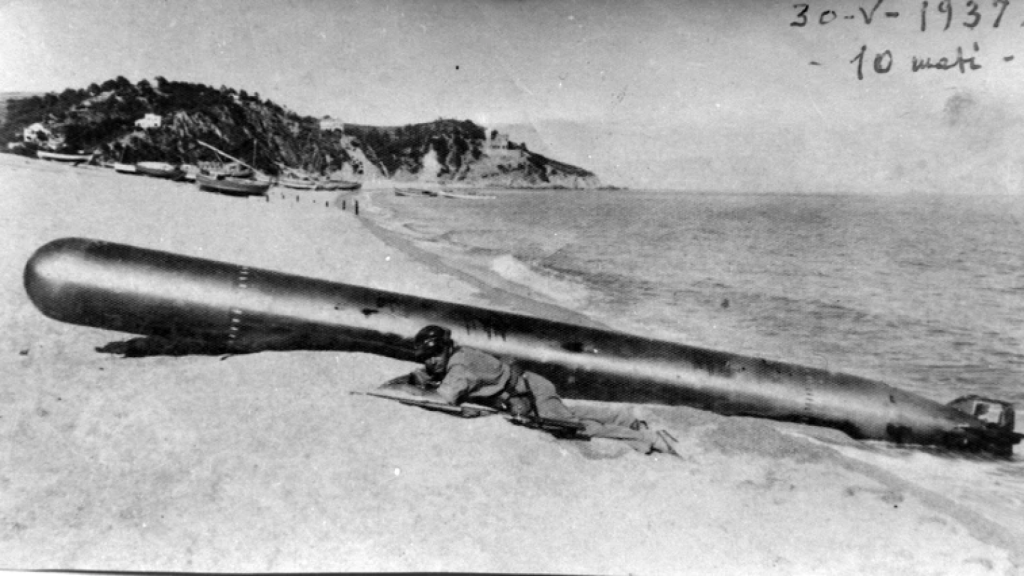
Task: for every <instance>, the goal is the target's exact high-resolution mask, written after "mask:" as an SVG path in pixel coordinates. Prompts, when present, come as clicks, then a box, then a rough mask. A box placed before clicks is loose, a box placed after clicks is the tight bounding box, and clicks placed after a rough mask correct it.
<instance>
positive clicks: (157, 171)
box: [135, 162, 185, 180]
mask: <svg viewBox="0 0 1024 576" xmlns="http://www.w3.org/2000/svg"><path fill="white" fill-rule="evenodd" d="M135 171H136V172H138V173H139V174H143V175H145V176H152V177H154V178H166V179H168V180H180V179H182V178H184V177H185V173H184V172H182V171H181V168H179V167H178V166H177V165H175V164H168V163H167V162H137V163H136V164H135Z"/></svg>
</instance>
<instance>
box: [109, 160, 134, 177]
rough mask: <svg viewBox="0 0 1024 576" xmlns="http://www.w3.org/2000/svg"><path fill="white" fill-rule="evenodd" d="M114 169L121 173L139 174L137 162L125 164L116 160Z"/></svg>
mask: <svg viewBox="0 0 1024 576" xmlns="http://www.w3.org/2000/svg"><path fill="white" fill-rule="evenodd" d="M114 171H116V172H120V173H121V174H138V171H137V170H135V164H124V163H123V162H114Z"/></svg>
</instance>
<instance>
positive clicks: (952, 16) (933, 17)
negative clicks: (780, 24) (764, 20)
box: [789, 0, 1024, 80]
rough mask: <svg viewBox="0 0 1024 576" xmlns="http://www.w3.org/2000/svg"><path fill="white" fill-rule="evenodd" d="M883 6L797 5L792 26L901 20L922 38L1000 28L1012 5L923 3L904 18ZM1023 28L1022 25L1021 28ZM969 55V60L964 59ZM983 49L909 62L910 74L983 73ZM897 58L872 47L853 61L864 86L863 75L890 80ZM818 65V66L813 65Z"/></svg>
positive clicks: (991, 0)
mask: <svg viewBox="0 0 1024 576" xmlns="http://www.w3.org/2000/svg"><path fill="white" fill-rule="evenodd" d="M884 2H885V0H876V2H875V4H874V5H873V6H871V7H866V6H861V7H858V8H857V9H856V10H855V11H850V12H847V13H842V12H841V11H838V10H834V9H832V8H827V7H826V8H818V7H815V6H814V5H812V4H811V3H807V2H805V3H797V4H793V9H794V11H795V12H794V14H793V18H792V20H791V21H790V22H789V25H790V26H791V27H794V28H805V27H821V26H836V25H842V24H843V22H844V21H853V22H854V23H862V24H864V25H868V26H870V25H871V24H872V23H875V22H877V21H879V19H882V20H890V19H900V20H908V19H909V20H912V21H913V22H914V23H915V26H916V27H917V28H918V30H920V32H928V31H936V32H942V31H947V30H950V28H951V27H952V28H957V27H961V26H962V27H963V28H966V29H968V30H975V29H977V28H979V27H991V28H999V27H1000V26H1001V25H1002V26H1005V25H1007V23H1008V22H1009V21H1010V20H1009V15H1008V13H1007V9H1008V8H1010V0H965V1H964V0H962V1H960V2H954V1H953V0H940V1H938V2H935V1H932V2H929V1H928V0H922V1H921V3H920V4H919V5H917V6H915V9H914V10H912V11H911V12H910V13H903V12H900V11H897V10H889V9H883V3H884ZM1021 26H1024V23H1022V24H1021ZM965 52H966V54H965ZM980 52H981V46H980V45H979V44H978V42H972V43H971V45H970V46H968V47H967V49H966V50H965V48H964V47H962V46H957V47H956V53H955V55H952V56H942V57H934V56H919V55H912V56H911V57H910V67H909V69H910V71H911V72H921V71H925V70H939V71H943V70H952V71H957V72H959V73H961V74H966V73H967V72H970V71H974V70H980V69H982V68H983V67H984V66H983V64H982V63H981V62H980V61H979V59H980V54H979V53H980ZM1013 59H1014V57H1013V56H1012V55H1005V56H1002V57H1001V60H1002V61H1003V62H1011V61H1012V60H1013ZM895 60H896V58H895V57H894V56H893V53H892V51H891V50H881V51H873V50H869V49H868V46H867V45H866V44H865V45H862V46H861V47H860V50H858V51H857V53H856V54H855V55H854V57H853V58H852V59H851V60H850V61H849V63H850V64H853V65H854V67H855V69H856V71H857V79H858V80H863V79H864V75H865V73H867V74H870V73H871V72H874V73H875V74H888V73H889V72H891V71H892V70H893V64H894V61H895ZM812 64H815V65H817V64H818V63H817V62H812Z"/></svg>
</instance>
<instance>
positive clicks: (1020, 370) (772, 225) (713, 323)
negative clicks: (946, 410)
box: [375, 191, 1024, 407]
mask: <svg viewBox="0 0 1024 576" xmlns="http://www.w3.org/2000/svg"><path fill="white" fill-rule="evenodd" d="M375 202H376V203H377V204H378V205H381V206H382V207H385V208H388V209H390V211H391V212H392V214H393V216H394V219H397V220H401V221H403V222H407V223H408V225H407V228H408V229H411V230H413V231H416V232H418V233H419V234H420V235H421V236H422V237H423V238H428V239H432V240H434V241H436V242H438V243H439V244H441V245H444V244H449V245H454V246H457V247H460V248H461V249H462V250H463V251H466V252H468V253H470V254H473V255H475V256H476V257H477V258H478V260H479V263H480V265H482V266H487V267H489V268H491V269H492V270H493V271H495V272H498V273H500V274H503V275H504V276H506V277H507V278H508V279H510V280H513V281H520V282H523V283H526V284H528V285H530V286H531V287H533V288H534V289H539V290H540V291H541V292H546V293H547V294H546V295H547V296H548V297H549V298H551V299H554V300H556V301H559V302H560V303H562V304H564V305H566V306H568V307H572V308H575V309H577V310H580V311H582V312H585V313H586V314H588V315H590V316H592V317H595V318H597V319H599V320H602V321H604V322H605V323H607V324H609V325H611V326H612V327H615V328H618V329H622V330H626V331H632V332H641V333H643V334H655V335H657V336H661V337H665V338H671V339H675V340H679V341H682V342H686V343H689V344H695V345H702V346H709V347H713V348H718V349H722V350H727V351H731V352H741V353H748V354H755V355H759V356H766V357H771V358H776V359H780V360H785V361H790V362H796V363H802V364H809V365H814V366H819V367H824V368H829V369H832V370H840V371H845V372H852V373H855V374H859V375H863V376H869V377H876V378H880V379H884V380H886V381H887V382H889V383H892V384H895V385H897V386H900V387H903V388H906V389H909V390H913V391H915V392H918V393H920V394H923V395H925V396H928V397H931V398H933V399H935V400H940V401H949V400H952V399H953V398H954V397H956V396H957V395H959V394H962V393H980V394H988V395H993V396H997V397H1000V398H1004V399H1007V400H1011V401H1016V402H1020V403H1021V404H1022V407H1024V198H1010V197H992V196H986V197H971V196H939V197H936V196H899V197H885V196H808V195H785V194H777V195H763V194H759V195H740V194H729V195H724V194H691V193H687V194H683V193H672V192H634V191H631V192H622V191H616V192H611V191H600V192H540V193H537V192H511V193H510V192H505V193H503V194H501V195H500V196H499V197H498V198H496V199H493V200H476V201H470V200H452V199H444V198H399V197H395V196H391V195H387V194H380V195H379V196H378V198H376V199H375Z"/></svg>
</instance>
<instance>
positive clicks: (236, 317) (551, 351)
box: [24, 238, 1021, 455]
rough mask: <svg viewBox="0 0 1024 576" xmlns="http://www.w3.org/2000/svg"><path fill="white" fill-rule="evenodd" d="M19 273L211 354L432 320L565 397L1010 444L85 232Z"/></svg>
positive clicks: (98, 315)
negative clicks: (533, 375)
mask: <svg viewBox="0 0 1024 576" xmlns="http://www.w3.org/2000/svg"><path fill="white" fill-rule="evenodd" d="M24 281H25V288H26V291H27V292H28V295H29V297H30V299H31V300H32V302H33V303H34V304H35V306H36V307H37V308H39V310H40V311H42V312H43V313H44V314H45V315H47V316H49V317H50V318H53V319H56V320H60V321H63V322H69V323H72V324H80V325H84V326H93V327H98V328H105V329H108V330H116V331H121V332H129V333H134V334H142V335H148V336H156V337H161V338H168V339H172V340H174V339H187V340H191V341H195V342H201V343H203V344H204V345H205V346H206V349H207V350H214V351H218V352H231V353H245V352H258V351H263V350H361V351H367V352H372V353H376V354H382V355H385V356H390V357H393V358H398V359H403V360H412V359H413V354H412V345H413V337H414V335H415V334H416V332H417V331H418V330H420V329H421V328H422V327H423V326H425V325H428V324H439V325H442V326H445V327H447V328H449V329H451V330H452V333H453V335H454V337H455V339H456V341H457V342H458V343H460V344H464V345H467V346H472V347H475V348H478V349H480V350H484V351H486V352H489V353H491V354H495V355H498V356H501V357H505V358H510V359H514V360H516V361H518V362H520V363H521V364H522V365H523V366H524V367H525V368H526V369H529V370H532V371H535V372H537V373H540V374H542V375H544V376H546V377H548V378H550V379H551V380H552V381H553V382H555V383H556V384H557V386H558V390H559V391H560V392H561V393H562V394H563V395H564V396H566V397H570V398H585V399H591V400H604V401H618V402H643V403H659V404H667V405H684V406H690V407H695V408H701V409H705V410H710V411H714V412H718V413H721V414H726V415H747V416H758V417H765V418H772V419H778V420H786V421H795V422H803V423H808V424H815V425H821V426H829V427H833V428H838V429H840V430H843V431H844V432H846V433H848V434H849V435H850V436H852V437H854V438H862V439H876V440H887V441H892V442H897V443H913V444H933V445H943V446H947V447H951V448H957V449H968V450H982V451H987V452H992V453H996V454H1003V455H1005V454H1008V453H1011V452H1012V447H1013V445H1014V444H1016V443H1018V442H1019V441H1020V439H1021V436H1020V435H1019V434H1015V433H1013V432H1012V431H1007V430H1005V429H995V428H993V427H992V426H991V425H989V424H986V423H985V422H982V421H981V420H978V419H977V418H974V417H973V416H971V415H968V414H966V413H964V412H961V411H959V410H956V409H955V408H952V407H949V406H946V405H943V404H939V403H937V402H934V401H932V400H929V399H926V398H924V397H921V396H917V395H914V394H911V393H909V392H906V391H903V390H900V389H897V388H894V387H892V386H889V385H887V384H885V383H882V382H877V381H873V380H868V379H865V378H861V377H857V376H852V375H848V374H841V373H833V372H828V371H825V370H820V369H815V368H808V367H803V366H798V365H794V364H788V363H783V362H777V361H770V360H765V359H761V358H755V357H749V356H742V355H738V354H731V353H728V352H720V351H715V350H709V349H704V348H698V347H693V346H688V345H684V344H680V343H675V342H668V341H663V340H655V339H651V338H646V337H642V336H636V335H631V334H625V333H621V332H615V331H611V330H603V329H597V328H591V327H585V326H578V325H574V324H568V323H563V322H556V321H552V320H547V319H543V318H534V317H530V316H525V315H520V314H514V313H509V312H504V311H499V310H491V309H485V308H479V307H474V306H466V305H461V304H455V303H449V302H443V301H439V300H431V299H426V298H420V297H415V296H409V295H404V294H398V293H393V292H386V291H382V290H375V289H371V288H366V287H361V286H353V285H348V284H341V283H335V282H329V281H326V280H320V279H315V278H306V277H300V276H294V275H289V274H283V273H280V272H274V271H270V270H261V269H256V268H250V267H248V266H243V265H237V264H229V263H224V262H215V261H210V260H204V259H199V258H193V257H188V256H183V255H178V254H172V253H167V252H160V251H155V250H149V249H144V248H138V247H134V246H127V245H122V244H114V243H109V242H103V241H99V240H86V239H79V238H66V239H62V240H56V241H53V242H51V243H49V244H47V245H45V246H43V247H42V248H40V249H39V250H38V251H37V252H36V253H35V255H33V256H32V258H31V259H30V260H29V262H28V264H27V265H26V268H25V276H24Z"/></svg>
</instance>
